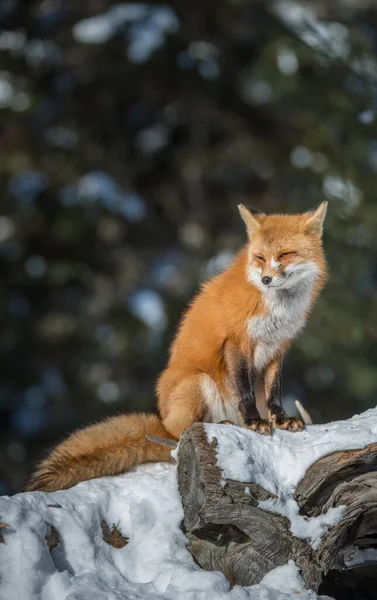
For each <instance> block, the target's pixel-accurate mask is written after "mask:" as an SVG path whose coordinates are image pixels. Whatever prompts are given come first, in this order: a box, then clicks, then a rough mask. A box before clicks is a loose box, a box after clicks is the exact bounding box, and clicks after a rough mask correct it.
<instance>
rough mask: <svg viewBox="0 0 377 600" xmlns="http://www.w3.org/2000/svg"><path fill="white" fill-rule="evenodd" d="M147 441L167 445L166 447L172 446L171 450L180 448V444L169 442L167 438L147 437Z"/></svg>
mask: <svg viewBox="0 0 377 600" xmlns="http://www.w3.org/2000/svg"><path fill="white" fill-rule="evenodd" d="M145 437H146V438H147V440H149V441H150V442H155V443H156V444H165V446H171V448H176V447H177V446H178V442H175V441H174V440H167V439H166V438H162V437H158V436H157V435H148V434H147V435H146V436H145Z"/></svg>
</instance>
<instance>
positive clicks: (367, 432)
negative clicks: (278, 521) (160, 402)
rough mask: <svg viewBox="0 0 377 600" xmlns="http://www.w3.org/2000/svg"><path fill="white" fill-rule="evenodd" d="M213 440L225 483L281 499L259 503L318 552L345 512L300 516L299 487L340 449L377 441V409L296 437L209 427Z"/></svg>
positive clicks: (309, 429) (315, 427) (312, 428)
mask: <svg viewBox="0 0 377 600" xmlns="http://www.w3.org/2000/svg"><path fill="white" fill-rule="evenodd" d="M205 427H206V431H207V437H208V440H209V441H210V442H211V441H212V440H213V439H214V438H216V439H217V441H218V448H217V457H218V458H217V460H218V465H219V466H220V467H221V469H222V470H223V478H224V480H225V479H235V480H237V481H242V482H245V483H250V482H254V483H258V484H259V485H261V486H262V487H263V488H265V489H266V490H267V491H269V492H271V493H272V494H274V495H275V496H277V498H271V499H269V500H265V501H263V502H260V503H259V506H260V507H261V508H263V509H265V510H269V511H271V512H276V513H280V514H282V515H284V516H286V517H288V519H289V520H290V522H291V531H292V533H293V534H294V535H296V536H297V537H299V538H301V539H307V540H308V541H309V542H310V543H311V545H312V546H313V548H317V547H318V545H319V543H320V540H321V537H322V536H323V535H324V534H325V533H326V531H328V529H329V528H330V527H332V526H333V525H335V524H336V523H337V521H338V520H339V519H340V517H341V515H342V513H343V510H344V508H343V507H338V508H331V509H330V510H329V511H328V512H327V513H326V514H324V515H320V516H318V517H312V518H308V517H305V516H302V515H299V507H298V504H297V502H296V501H295V500H294V498H293V494H294V491H295V489H296V486H297V484H298V483H299V481H300V480H301V479H302V478H303V476H304V475H305V473H306V471H307V470H308V469H309V467H310V466H311V465H312V464H313V463H315V462H316V461H317V460H318V459H319V458H321V457H323V456H326V455H328V454H331V453H332V452H335V451H337V450H350V449H357V448H364V447H365V446H367V445H368V444H371V443H373V442H377V409H370V410H368V411H366V412H364V413H362V414H361V415H356V416H354V417H353V418H352V419H348V420H346V421H336V422H334V423H328V424H326V425H309V426H307V427H306V428H305V430H304V431H302V432H298V433H290V432H288V431H281V430H274V432H273V434H272V436H262V435H259V434H257V433H255V432H253V431H249V430H247V429H244V428H241V427H236V426H232V425H213V424H206V425H205Z"/></svg>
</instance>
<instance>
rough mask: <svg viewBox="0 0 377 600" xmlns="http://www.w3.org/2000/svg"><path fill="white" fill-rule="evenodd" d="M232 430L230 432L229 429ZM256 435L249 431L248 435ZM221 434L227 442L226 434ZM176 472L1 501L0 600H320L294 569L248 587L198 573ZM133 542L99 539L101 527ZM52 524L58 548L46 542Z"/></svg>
mask: <svg viewBox="0 0 377 600" xmlns="http://www.w3.org/2000/svg"><path fill="white" fill-rule="evenodd" d="M230 430H231V427H229V431H230ZM249 435H250V434H249ZM224 437H225V436H224ZM182 517H183V511H182V506H181V502H180V498H179V494H178V489H177V480H176V468H175V466H174V465H170V464H163V463H161V464H155V465H142V466H140V467H139V468H138V469H136V470H135V471H132V472H130V473H127V474H125V475H122V476H118V477H105V478H101V479H94V480H91V481H88V482H83V483H80V484H79V485H77V486H76V487H74V488H71V489H70V490H65V491H60V492H54V493H44V492H29V493H24V494H17V495H15V496H13V497H11V498H9V497H7V496H4V497H1V498H0V521H3V522H5V523H7V524H8V525H9V526H10V527H9V528H7V529H1V533H2V535H3V538H4V543H3V544H2V543H0V600H10V599H12V600H140V599H141V598H142V599H143V600H177V599H178V598H179V600H289V599H290V598H292V597H294V598H296V599H297V600H316V599H317V598H318V596H316V594H315V593H314V592H312V591H310V590H305V589H304V585H303V581H302V579H301V577H300V575H299V573H298V570H297V569H296V567H295V565H294V563H293V562H292V561H290V562H289V563H288V564H287V565H284V566H282V567H279V568H277V569H275V570H274V571H271V572H270V573H268V575H267V576H266V577H265V578H264V579H263V580H262V581H261V583H260V584H258V585H254V586H251V587H241V586H234V587H233V588H232V589H231V588H230V585H229V583H228V582H227V580H226V578H225V577H224V576H223V575H222V574H221V573H219V572H207V571H204V570H202V569H200V568H199V567H198V566H197V565H196V563H195V562H194V560H193V559H192V557H191V555H190V553H189V552H188V550H187V548H186V545H187V539H186V537H185V535H184V534H183V532H182V531H181V529H180V523H181V520H182ZM102 520H105V521H106V523H107V524H108V526H109V527H110V528H111V527H112V525H113V524H115V525H116V526H117V527H118V529H119V530H120V532H121V533H122V535H123V536H125V537H127V538H128V539H129V543H128V544H127V545H126V546H124V547H123V548H114V547H112V546H110V545H108V544H107V543H106V542H105V541H104V540H103V539H102V531H101V521H102ZM51 526H53V527H54V528H55V529H56V530H57V531H58V533H59V538H60V539H59V542H58V545H57V546H56V547H55V548H54V549H53V550H52V552H51V553H50V552H49V550H48V547H47V543H46V541H45V536H46V534H49V533H50V531H51Z"/></svg>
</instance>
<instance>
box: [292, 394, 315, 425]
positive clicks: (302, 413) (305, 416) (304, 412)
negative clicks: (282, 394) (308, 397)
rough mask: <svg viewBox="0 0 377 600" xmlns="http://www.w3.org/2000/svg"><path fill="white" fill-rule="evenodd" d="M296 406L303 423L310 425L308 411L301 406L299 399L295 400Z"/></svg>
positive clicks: (310, 419) (310, 420)
mask: <svg viewBox="0 0 377 600" xmlns="http://www.w3.org/2000/svg"><path fill="white" fill-rule="evenodd" d="M295 404H296V408H297V410H298V412H299V413H300V416H301V419H302V420H303V421H304V423H305V425H312V424H313V421H312V418H311V416H310V415H309V413H308V411H307V410H306V409H305V408H304V407H303V406H302V404H301V402H300V400H295Z"/></svg>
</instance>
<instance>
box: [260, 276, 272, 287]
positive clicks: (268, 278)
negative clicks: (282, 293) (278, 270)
mask: <svg viewBox="0 0 377 600" xmlns="http://www.w3.org/2000/svg"><path fill="white" fill-rule="evenodd" d="M271 281H272V277H262V283H264V285H268V284H269V283H271Z"/></svg>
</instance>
